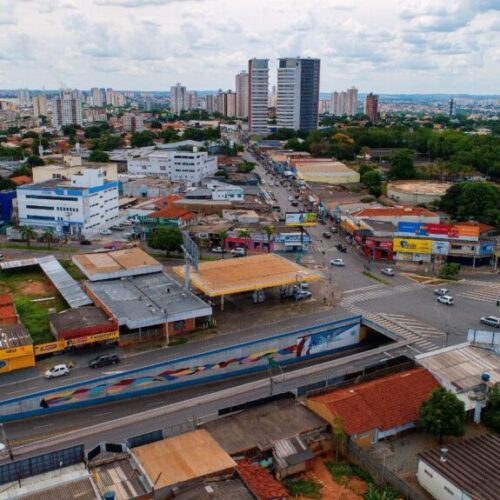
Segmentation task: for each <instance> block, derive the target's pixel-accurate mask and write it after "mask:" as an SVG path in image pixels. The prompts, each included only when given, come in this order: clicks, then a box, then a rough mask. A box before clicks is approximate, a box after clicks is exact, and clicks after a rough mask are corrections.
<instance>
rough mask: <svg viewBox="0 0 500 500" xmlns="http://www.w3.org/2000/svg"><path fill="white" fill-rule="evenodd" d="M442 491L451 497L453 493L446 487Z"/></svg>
mask: <svg viewBox="0 0 500 500" xmlns="http://www.w3.org/2000/svg"><path fill="white" fill-rule="evenodd" d="M444 491H446V493H449V494H450V495H451V496H453V491H451V490H450V488H447V487H446V486H445V487H444Z"/></svg>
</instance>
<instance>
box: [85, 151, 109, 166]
mask: <svg viewBox="0 0 500 500" xmlns="http://www.w3.org/2000/svg"><path fill="white" fill-rule="evenodd" d="M89 161H96V162H102V163H106V162H107V161H109V155H108V153H106V152H104V151H101V150H100V149H94V150H93V151H91V152H90V155H89Z"/></svg>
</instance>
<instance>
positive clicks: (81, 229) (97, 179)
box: [17, 168, 118, 236]
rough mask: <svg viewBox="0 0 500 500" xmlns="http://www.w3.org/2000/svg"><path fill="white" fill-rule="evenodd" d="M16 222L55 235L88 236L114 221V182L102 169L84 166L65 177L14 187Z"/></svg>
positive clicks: (115, 200)
mask: <svg viewBox="0 0 500 500" xmlns="http://www.w3.org/2000/svg"><path fill="white" fill-rule="evenodd" d="M17 199H18V210H19V224H21V225H26V226H30V227H32V228H34V229H44V230H45V229H51V230H53V232H54V234H56V235H65V234H71V235H75V236H90V235H92V234H96V233H98V232H99V230H101V229H104V228H106V227H108V226H110V225H113V224H115V223H116V222H117V220H118V181H116V180H108V179H106V173H105V170H104V169H103V168H84V169H82V170H81V171H80V172H78V173H75V174H72V175H71V177H70V179H69V180H62V179H50V180H47V181H45V182H40V183H37V184H26V185H24V186H19V187H18V188H17Z"/></svg>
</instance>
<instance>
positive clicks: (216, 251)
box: [210, 247, 225, 253]
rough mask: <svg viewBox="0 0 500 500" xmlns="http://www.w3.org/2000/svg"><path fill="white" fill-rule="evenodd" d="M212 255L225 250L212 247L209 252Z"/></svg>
mask: <svg viewBox="0 0 500 500" xmlns="http://www.w3.org/2000/svg"><path fill="white" fill-rule="evenodd" d="M210 251H211V252H212V253H224V252H225V250H224V249H223V248H222V247H212V249H211V250H210Z"/></svg>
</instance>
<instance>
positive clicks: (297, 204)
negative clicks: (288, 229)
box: [290, 200, 299, 207]
mask: <svg viewBox="0 0 500 500" xmlns="http://www.w3.org/2000/svg"><path fill="white" fill-rule="evenodd" d="M290 205H292V207H298V206H299V202H298V201H295V200H294V201H292V202H291V203H290Z"/></svg>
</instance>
